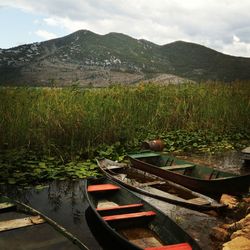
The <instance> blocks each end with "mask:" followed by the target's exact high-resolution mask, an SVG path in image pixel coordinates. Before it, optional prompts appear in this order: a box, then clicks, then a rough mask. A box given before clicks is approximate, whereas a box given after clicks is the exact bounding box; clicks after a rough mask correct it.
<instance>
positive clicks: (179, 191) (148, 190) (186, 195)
mask: <svg viewBox="0 0 250 250" xmlns="http://www.w3.org/2000/svg"><path fill="white" fill-rule="evenodd" d="M96 161H97V165H98V166H99V168H100V170H101V172H102V173H104V174H105V175H106V176H107V177H109V178H111V179H113V180H115V181H117V182H118V183H120V184H122V185H124V186H125V187H127V188H129V189H131V190H133V191H135V192H138V193H141V194H144V195H147V196H150V197H153V198H156V199H159V200H163V201H166V202H168V203H171V204H175V205H179V206H183V207H186V208H190V209H194V210H197V211H207V210H212V209H214V210H222V209H223V208H225V205H223V204H220V203H218V202H217V201H215V200H213V199H212V198H209V197H207V196H205V195H202V194H199V193H196V192H194V191H192V190H190V189H187V188H185V187H183V186H181V185H178V184H175V183H173V182H171V181H167V180H164V179H162V178H160V177H158V176H155V175H152V174H149V173H145V172H143V171H141V170H139V169H135V168H133V167H131V166H130V165H129V164H124V163H117V162H114V161H111V160H108V159H99V160H96Z"/></svg>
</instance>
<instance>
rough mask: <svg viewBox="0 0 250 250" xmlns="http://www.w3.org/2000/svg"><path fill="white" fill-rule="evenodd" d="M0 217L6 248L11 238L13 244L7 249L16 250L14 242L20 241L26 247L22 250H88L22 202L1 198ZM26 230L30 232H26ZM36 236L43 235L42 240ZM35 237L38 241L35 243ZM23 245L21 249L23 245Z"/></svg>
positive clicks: (69, 234)
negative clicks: (63, 249)
mask: <svg viewBox="0 0 250 250" xmlns="http://www.w3.org/2000/svg"><path fill="white" fill-rule="evenodd" d="M0 215H1V218H0V237H2V238H1V240H2V244H4V245H7V243H8V239H9V238H11V239H12V242H11V243H10V244H9V245H8V247H9V248H10V249H16V248H13V244H15V240H17V241H18V240H19V239H20V238H21V243H25V244H26V245H25V246H23V247H21V248H22V249H25V247H27V249H34V247H35V249H38V248H39V249H40V248H41V249H45V248H46V249H48V250H49V249H62V248H63V247H65V248H67V249H83V250H89V248H88V247H87V246H86V245H84V243H82V242H81V241H80V240H79V239H78V238H76V237H74V236H73V235H72V234H71V233H70V232H68V231H67V230H66V229H65V228H63V227H62V226H60V225H59V224H57V223H56V222H55V221H53V220H52V219H50V218H48V217H47V216H46V215H44V214H42V213H41V212H39V211H37V210H36V209H34V208H32V207H30V206H29V205H26V204H24V203H22V202H20V201H14V200H11V199H9V198H8V197H0ZM41 224H44V226H42V227H39V225H41ZM35 227H37V228H35ZM24 228H27V230H25V229H24ZM20 229H22V230H20ZM28 229H29V230H28ZM8 231H12V232H11V234H10V235H11V237H9V236H8ZM48 231H49V234H48ZM37 232H39V233H42V236H41V237H39V239H38V240H37V236H36V233H37ZM32 237H35V238H34V239H33V238H32ZM50 237H51V239H50ZM13 240H14V242H13ZM19 243H20V242H19ZM16 244H18V242H17V243H16ZM34 244H35V246H34ZM0 245H1V244H0ZM4 245H3V246H4ZM20 245H21V246H22V244H20ZM4 249H7V248H4ZM18 249H19V247H18Z"/></svg>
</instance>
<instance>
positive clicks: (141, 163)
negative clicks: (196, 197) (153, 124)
mask: <svg viewBox="0 0 250 250" xmlns="http://www.w3.org/2000/svg"><path fill="white" fill-rule="evenodd" d="M128 158H129V160H130V161H131V164H132V166H133V167H134V168H137V169H140V170H142V171H145V172H148V173H151V174H154V175H157V176H159V177H161V178H163V179H166V180H171V181H173V182H175V183H177V184H180V185H183V186H185V187H187V188H190V189H192V190H195V191H197V192H200V193H204V194H207V195H210V196H212V197H214V196H220V195H221V194H223V193H226V194H232V195H239V194H242V193H247V192H248V191H249V185H250V174H246V175H236V174H233V173H228V172H224V171H220V170H217V169H213V168H210V167H206V166H200V165H196V164H194V163H190V162H186V161H182V160H179V159H177V158H174V157H171V156H168V155H165V154H159V153H156V152H140V153H136V154H129V155H128Z"/></svg>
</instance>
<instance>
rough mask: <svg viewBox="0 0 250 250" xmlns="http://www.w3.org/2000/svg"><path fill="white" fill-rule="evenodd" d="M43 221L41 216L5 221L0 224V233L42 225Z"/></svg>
mask: <svg viewBox="0 0 250 250" xmlns="http://www.w3.org/2000/svg"><path fill="white" fill-rule="evenodd" d="M44 222H45V220H44V219H43V218H41V216H39V215H37V216H29V217H25V218H21V219H15V220H7V221H1V222H0V232H3V231H8V230H12V229H17V228H22V227H28V226H33V225H38V224H42V223H44Z"/></svg>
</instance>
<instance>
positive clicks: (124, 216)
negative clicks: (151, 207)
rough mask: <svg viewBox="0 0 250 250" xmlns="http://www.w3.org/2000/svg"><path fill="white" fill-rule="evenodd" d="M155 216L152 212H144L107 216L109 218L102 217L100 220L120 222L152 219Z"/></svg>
mask: <svg viewBox="0 0 250 250" xmlns="http://www.w3.org/2000/svg"><path fill="white" fill-rule="evenodd" d="M155 215H156V213H155V212H154V211H146V212H137V213H129V214H117V215H109V216H103V217H102V218H103V220H105V221H120V220H127V219H135V218H143V217H152V216H155Z"/></svg>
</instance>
